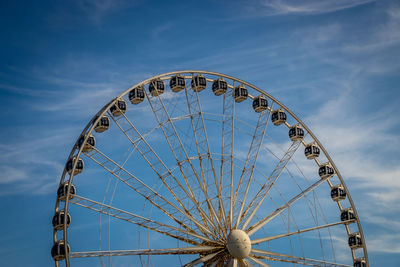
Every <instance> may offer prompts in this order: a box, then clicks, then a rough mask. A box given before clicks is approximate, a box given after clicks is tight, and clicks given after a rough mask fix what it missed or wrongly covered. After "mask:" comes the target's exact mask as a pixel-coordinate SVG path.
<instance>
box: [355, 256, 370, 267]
mask: <svg viewBox="0 0 400 267" xmlns="http://www.w3.org/2000/svg"><path fill="white" fill-rule="evenodd" d="M353 266H354V267H367V262H366V261H365V259H364V258H358V259H355V260H354V265H353Z"/></svg>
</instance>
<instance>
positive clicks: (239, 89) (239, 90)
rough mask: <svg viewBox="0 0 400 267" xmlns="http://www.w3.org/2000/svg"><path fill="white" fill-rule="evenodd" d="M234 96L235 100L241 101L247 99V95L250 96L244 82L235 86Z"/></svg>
mask: <svg viewBox="0 0 400 267" xmlns="http://www.w3.org/2000/svg"><path fill="white" fill-rule="evenodd" d="M233 96H234V98H235V102H237V103H240V102H242V101H244V100H246V99H247V97H248V96H249V92H248V91H247V88H246V87H244V85H243V84H241V85H239V86H236V87H235V91H234V93H233Z"/></svg>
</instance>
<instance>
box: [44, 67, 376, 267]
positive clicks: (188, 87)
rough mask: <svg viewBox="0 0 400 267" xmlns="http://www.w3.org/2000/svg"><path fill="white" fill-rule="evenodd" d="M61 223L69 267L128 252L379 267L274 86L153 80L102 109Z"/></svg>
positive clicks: (196, 76) (191, 73)
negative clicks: (267, 88)
mask: <svg viewBox="0 0 400 267" xmlns="http://www.w3.org/2000/svg"><path fill="white" fill-rule="evenodd" d="M168 82H169V86H168ZM129 102H131V103H132V105H130V104H128V103H129ZM251 103H252V104H253V106H252V105H251ZM272 124H273V125H272ZM105 130H107V131H105ZM288 131H289V136H288ZM303 147H304V149H305V155H304V154H303V153H301V152H299V151H301V150H302V149H301V148H303ZM307 159H309V160H307ZM84 163H85V165H84ZM83 166H85V169H83ZM80 173H82V174H80ZM78 174H79V175H78ZM310 176H311V178H310ZM81 192H82V193H81ZM104 192H105V193H104ZM75 215H76V217H75ZM71 218H72V219H73V220H71ZM91 218H94V219H93V220H91ZM86 222H91V224H90V226H88V227H87V228H86V230H82V228H85V226H82V225H80V224H83V223H86ZM53 226H54V231H53V233H54V234H53V237H54V240H53V241H54V246H53V249H52V255H53V258H54V259H55V264H56V266H60V265H64V264H65V265H66V266H79V263H80V262H83V263H82V264H85V263H87V262H88V261H90V259H93V258H98V259H99V260H100V263H101V265H102V266H114V265H118V259H120V258H121V257H122V256H125V257H122V258H124V259H129V260H130V263H131V264H132V263H137V264H138V265H140V264H141V265H142V266H144V265H145V266H147V265H150V266H157V265H163V266H176V265H181V266H286V265H293V266H295V265H310V266H357V267H358V266H359V267H362V266H369V263H368V255H367V249H366V245H365V240H364V236H363V232H362V228H361V224H360V221H359V217H358V215H357V211H356V208H355V206H354V203H353V201H352V199H351V196H350V194H349V191H348V189H347V187H346V185H345V183H344V180H343V178H342V176H341V174H340V172H339V170H338V168H337V167H336V165H335V164H334V162H333V161H332V159H331V157H330V156H329V155H328V153H327V151H326V150H325V148H324V147H323V146H322V144H321V142H320V141H319V140H318V139H317V138H316V136H315V135H314V134H313V133H312V132H311V130H310V129H309V128H308V127H307V126H306V125H305V124H304V123H303V122H302V121H301V120H300V119H299V118H298V117H297V116H296V115H295V114H294V113H293V112H292V111H291V110H289V109H288V108H287V107H286V106H285V105H283V104H282V103H281V102H279V101H278V100H277V99H275V98H274V97H272V96H271V95H270V94H268V93H267V92H266V91H263V90H261V89H259V88H257V87H256V86H254V85H252V84H250V83H248V82H245V81H243V80H240V79H238V78H235V77H231V76H228V75H224V74H221V73H215V72H209V71H199V70H185V71H175V72H169V73H165V74H161V75H157V76H154V77H151V78H149V79H146V80H144V81H142V82H140V83H138V84H136V85H134V86H132V87H131V88H129V89H128V90H126V91H125V92H123V93H121V94H120V95H118V96H117V97H115V98H114V99H112V100H111V101H110V102H108V103H107V104H106V105H105V106H104V107H103V108H101V109H100V110H99V111H98V113H97V114H96V115H95V116H94V117H93V119H92V120H91V121H90V122H89V123H88V124H87V126H86V127H85V128H84V130H83V131H82V133H81V134H80V136H79V137H78V139H77V141H76V142H75V145H74V147H73V149H72V151H71V153H70V154H69V156H68V160H67V164H66V167H65V168H64V171H63V174H62V177H61V180H60V186H59V190H58V191H57V199H56V205H55V217H54V218H53ZM92 229H95V231H98V232H96V233H98V235H97V236H95V235H93V234H92V232H93V231H92ZM104 229H106V230H104ZM122 229H134V230H126V231H128V232H129V231H134V232H133V234H132V235H131V236H129V235H128V236H126V235H125V236H124V235H123V234H122V232H123V231H124V230H122ZM135 231H136V232H135ZM135 233H136V234H135ZM114 235H117V236H118V237H114ZM124 237H126V238H124ZM82 240H83V241H82ZM120 256H121V257H120ZM166 261H167V262H166ZM113 262H114V263H113ZM92 264H93V262H92Z"/></svg>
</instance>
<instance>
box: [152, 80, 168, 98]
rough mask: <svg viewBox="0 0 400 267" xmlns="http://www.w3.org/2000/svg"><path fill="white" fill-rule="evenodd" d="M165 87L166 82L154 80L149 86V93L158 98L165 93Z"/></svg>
mask: <svg viewBox="0 0 400 267" xmlns="http://www.w3.org/2000/svg"><path fill="white" fill-rule="evenodd" d="M164 90H165V85H164V82H163V81H162V80H161V79H160V78H157V79H154V80H152V81H151V82H150V84H149V92H150V94H151V95H152V96H158V95H161V94H162V93H164Z"/></svg>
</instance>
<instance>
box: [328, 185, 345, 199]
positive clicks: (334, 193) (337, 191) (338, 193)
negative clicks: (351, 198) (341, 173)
mask: <svg viewBox="0 0 400 267" xmlns="http://www.w3.org/2000/svg"><path fill="white" fill-rule="evenodd" d="M331 198H332V199H333V200H334V201H340V200H343V199H345V198H346V191H345V190H344V187H343V186H342V185H341V184H339V185H335V186H333V187H332V189H331Z"/></svg>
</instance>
